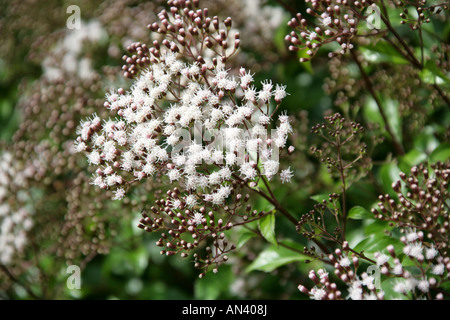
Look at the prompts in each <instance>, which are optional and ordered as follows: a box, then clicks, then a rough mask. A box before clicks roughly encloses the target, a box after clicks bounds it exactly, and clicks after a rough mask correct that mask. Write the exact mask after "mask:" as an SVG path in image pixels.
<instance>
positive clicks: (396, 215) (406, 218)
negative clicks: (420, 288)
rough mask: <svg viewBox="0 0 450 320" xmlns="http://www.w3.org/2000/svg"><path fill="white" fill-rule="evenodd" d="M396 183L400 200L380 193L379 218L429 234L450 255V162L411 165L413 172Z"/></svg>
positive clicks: (429, 237)
mask: <svg viewBox="0 0 450 320" xmlns="http://www.w3.org/2000/svg"><path fill="white" fill-rule="evenodd" d="M400 178H401V181H403V183H404V185H403V186H402V182H401V181H400V180H398V181H395V182H394V183H393V184H392V188H393V189H394V191H395V192H396V194H397V197H398V201H396V200H395V199H393V197H391V196H390V195H388V194H386V195H384V196H380V197H379V200H380V202H379V203H378V207H379V209H373V210H372V212H373V213H374V215H375V217H376V218H377V219H381V220H386V221H391V222H392V223H393V224H394V225H396V226H399V227H408V228H416V229H419V230H421V231H422V232H425V233H426V237H427V238H428V239H429V241H430V242H432V243H434V245H435V246H436V249H438V250H439V252H440V253H441V255H443V256H444V257H448V255H449V247H450V243H449V236H450V233H449V230H450V226H449V204H448V199H449V190H448V186H449V184H448V183H449V179H450V163H449V162H448V161H447V162H446V163H440V162H438V163H436V164H432V165H430V167H429V168H428V167H427V166H426V165H424V164H421V165H419V166H414V167H412V168H411V174H410V175H409V176H408V175H406V174H405V173H403V172H402V173H401V174H400Z"/></svg>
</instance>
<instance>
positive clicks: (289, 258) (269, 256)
mask: <svg viewBox="0 0 450 320" xmlns="http://www.w3.org/2000/svg"><path fill="white" fill-rule="evenodd" d="M283 243H286V244H287V242H283ZM291 247H292V246H291ZM308 258H309V257H308V256H306V255H304V254H301V253H297V252H295V251H292V250H290V249H288V248H285V247H282V246H275V245H272V246H270V247H269V248H267V249H265V250H264V251H262V252H261V253H260V254H259V255H258V257H257V258H256V259H255V260H254V261H253V262H252V263H251V264H250V265H249V266H248V267H247V269H246V272H251V271H254V270H259V271H264V272H272V271H273V270H275V269H277V268H279V267H281V266H283V265H286V264H288V263H292V262H298V261H299V262H301V261H305V260H307V259H308Z"/></svg>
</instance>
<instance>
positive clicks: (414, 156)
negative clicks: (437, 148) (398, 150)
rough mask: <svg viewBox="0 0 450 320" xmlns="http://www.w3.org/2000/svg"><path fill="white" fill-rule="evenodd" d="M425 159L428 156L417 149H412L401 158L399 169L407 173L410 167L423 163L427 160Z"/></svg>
mask: <svg viewBox="0 0 450 320" xmlns="http://www.w3.org/2000/svg"><path fill="white" fill-rule="evenodd" d="M427 158H428V156H427V155H426V154H425V153H424V152H422V151H420V150H417V149H412V150H411V151H409V152H408V153H407V154H405V155H404V156H403V157H401V159H400V163H399V167H400V168H401V169H402V170H403V171H405V172H406V171H409V169H410V168H411V167H412V166H415V165H418V164H419V163H421V162H424V161H425V160H427Z"/></svg>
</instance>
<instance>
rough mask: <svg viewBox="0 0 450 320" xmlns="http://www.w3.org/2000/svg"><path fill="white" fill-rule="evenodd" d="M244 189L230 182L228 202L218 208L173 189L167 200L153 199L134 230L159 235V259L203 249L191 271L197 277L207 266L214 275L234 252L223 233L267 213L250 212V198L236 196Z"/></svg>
mask: <svg viewBox="0 0 450 320" xmlns="http://www.w3.org/2000/svg"><path fill="white" fill-rule="evenodd" d="M244 187H245V186H244V183H243V182H241V183H238V182H236V181H233V183H232V184H231V188H230V192H231V193H232V194H233V197H232V200H231V201H229V204H228V205H226V206H222V207H221V208H213V207H212V206H208V204H207V203H205V204H203V203H200V202H198V200H197V198H196V196H195V195H194V194H190V195H188V196H186V197H184V196H183V195H182V194H181V191H180V190H179V189H178V188H176V187H175V188H173V189H171V190H168V191H167V193H166V194H167V197H165V198H161V199H157V200H156V201H155V203H154V205H153V206H152V207H151V208H150V209H149V210H144V211H143V212H142V218H141V219H140V221H139V224H138V227H139V228H141V229H143V230H145V231H147V232H154V231H159V232H161V237H160V238H159V240H158V241H157V242H156V245H157V246H158V247H161V252H160V253H161V254H163V255H167V256H172V255H175V254H180V256H181V257H182V258H186V257H188V256H189V253H190V252H191V251H198V250H197V249H199V248H202V249H204V250H203V251H205V252H206V254H204V255H202V254H200V253H198V252H196V253H195V254H194V255H193V258H194V267H195V268H196V269H200V270H202V273H200V277H203V276H204V275H205V272H206V271H207V270H208V269H209V268H210V266H212V267H213V271H214V272H217V271H218V267H219V265H220V264H221V263H223V262H225V261H227V260H228V256H227V253H229V252H230V251H232V250H234V249H235V248H236V246H235V245H234V244H232V243H229V242H228V239H227V237H226V236H225V232H226V231H227V230H230V229H231V228H233V227H234V226H237V225H242V224H246V223H251V222H252V221H255V220H258V219H260V218H261V217H264V216H265V215H266V214H268V213H270V212H263V211H257V210H252V206H251V204H249V202H248V201H249V199H250V195H249V194H242V193H240V192H241V191H242V189H243V188H244Z"/></svg>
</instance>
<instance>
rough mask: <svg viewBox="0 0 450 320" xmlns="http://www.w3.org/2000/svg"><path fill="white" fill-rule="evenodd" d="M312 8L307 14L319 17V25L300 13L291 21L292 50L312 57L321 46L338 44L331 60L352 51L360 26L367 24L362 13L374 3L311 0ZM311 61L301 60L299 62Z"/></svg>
mask: <svg viewBox="0 0 450 320" xmlns="http://www.w3.org/2000/svg"><path fill="white" fill-rule="evenodd" d="M306 2H307V3H311V7H312V8H308V9H307V10H306V13H307V14H308V15H311V16H313V17H315V18H317V20H318V22H319V24H318V25H317V24H314V23H310V22H308V21H307V20H306V19H305V17H304V16H303V15H302V14H301V13H297V16H296V17H295V18H292V19H291V20H290V21H289V22H288V26H289V27H291V28H292V29H294V30H293V31H291V33H290V34H289V35H287V36H286V37H285V40H286V42H288V43H289V44H290V45H289V50H290V51H299V50H306V54H307V55H308V56H309V57H310V58H311V57H313V56H314V55H315V54H316V53H317V51H318V50H319V48H320V47H322V46H323V45H325V44H327V43H331V42H336V43H338V44H339V46H340V49H339V50H338V51H337V52H331V53H330V57H332V56H334V55H336V54H343V53H345V52H346V51H347V50H351V49H352V48H353V44H352V40H353V38H354V37H355V36H356V34H357V33H358V24H359V23H360V21H365V20H366V17H365V16H364V13H363V11H364V10H365V9H366V8H367V7H369V6H370V5H371V2H372V1H365V0H363V1H354V2H353V1H331V0H326V1H324V0H309V1H306ZM310 58H306V57H301V58H300V62H306V61H309V60H310Z"/></svg>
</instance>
